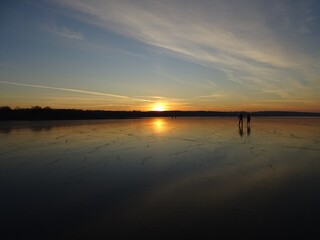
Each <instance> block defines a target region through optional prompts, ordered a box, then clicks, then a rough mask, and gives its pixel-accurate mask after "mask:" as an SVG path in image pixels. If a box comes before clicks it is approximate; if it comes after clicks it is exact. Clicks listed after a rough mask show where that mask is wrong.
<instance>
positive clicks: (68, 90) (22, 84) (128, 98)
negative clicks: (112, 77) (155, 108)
mask: <svg viewBox="0 0 320 240" xmlns="http://www.w3.org/2000/svg"><path fill="white" fill-rule="evenodd" d="M0 83H2V84H9V85H15V86H22V87H32V88H42V89H51V90H58V91H65V92H74V93H82V94H87V95H88V94H89V95H95V96H105V97H111V98H118V99H126V100H131V101H132V100H134V101H141V102H150V101H149V100H146V99H141V98H132V97H128V96H123V95H116V94H111V93H103V92H96V91H87V90H81V89H74V88H60V87H51V86H43V85H34V84H24V83H16V82H6V81H0Z"/></svg>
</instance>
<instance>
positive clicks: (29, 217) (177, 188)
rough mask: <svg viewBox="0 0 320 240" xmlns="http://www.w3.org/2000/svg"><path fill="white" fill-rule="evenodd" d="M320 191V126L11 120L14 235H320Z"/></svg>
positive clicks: (257, 121)
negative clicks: (319, 227) (240, 125)
mask: <svg viewBox="0 0 320 240" xmlns="http://www.w3.org/2000/svg"><path fill="white" fill-rule="evenodd" d="M319 187H320V119H319V118H253V119H252V122H251V127H250V129H249V128H247V127H246V124H245V123H244V126H243V128H239V127H238V126H237V120H236V119H235V118H177V119H171V118H149V119H131V120H99V121H50V122H46V121H43V122H1V123H0V191H1V199H0V203H1V207H2V209H3V210H2V211H1V219H2V221H3V222H4V225H2V226H5V229H6V232H5V234H7V236H10V237H12V239H96V238H101V239H107V238H108V239H110V238H113V237H114V238H116V237H121V236H131V237H132V236H141V235H143V236H150V238H149V239H152V237H156V236H167V235H168V236H169V235H170V236H177V237H182V236H193V235H194V236H197V237H199V236H201V235H205V234H209V236H211V237H214V236H217V235H218V234H225V236H228V235H230V236H231V234H232V235H233V234H235V235H236V236H242V237H248V236H259V234H262V236H265V237H268V238H273V237H274V236H286V237H287V236H291V235H292V236H297V234H301V236H312V235H315V234H319V233H320V232H319V230H318V221H319V219H320V210H319V209H320V207H319V202H320V194H319V189H320V188H319ZM297 226H298V227H297ZM8 239H9V238H8Z"/></svg>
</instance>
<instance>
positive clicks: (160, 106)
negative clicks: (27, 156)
mask: <svg viewBox="0 0 320 240" xmlns="http://www.w3.org/2000/svg"><path fill="white" fill-rule="evenodd" d="M166 109H167V108H166V106H165V105H164V104H163V103H156V104H155V105H154V106H153V107H152V111H157V112H163V111H165V110H166Z"/></svg>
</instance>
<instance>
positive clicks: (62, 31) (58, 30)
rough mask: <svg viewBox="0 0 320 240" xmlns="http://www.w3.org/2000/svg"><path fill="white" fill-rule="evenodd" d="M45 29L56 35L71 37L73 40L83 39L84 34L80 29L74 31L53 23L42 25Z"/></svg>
mask: <svg viewBox="0 0 320 240" xmlns="http://www.w3.org/2000/svg"><path fill="white" fill-rule="evenodd" d="M44 28H45V29H46V30H47V31H49V32H51V33H53V34H55V35H58V36H60V37H64V38H68V39H73V40H85V36H84V35H83V33H81V32H80V31H75V30H72V29H70V28H67V27H58V26H57V25H55V24H52V25H46V26H45V27H44Z"/></svg>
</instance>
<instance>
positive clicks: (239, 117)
mask: <svg viewBox="0 0 320 240" xmlns="http://www.w3.org/2000/svg"><path fill="white" fill-rule="evenodd" d="M238 119H239V123H238V126H240V123H241V125H243V114H242V113H240V114H239V115H238Z"/></svg>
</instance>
